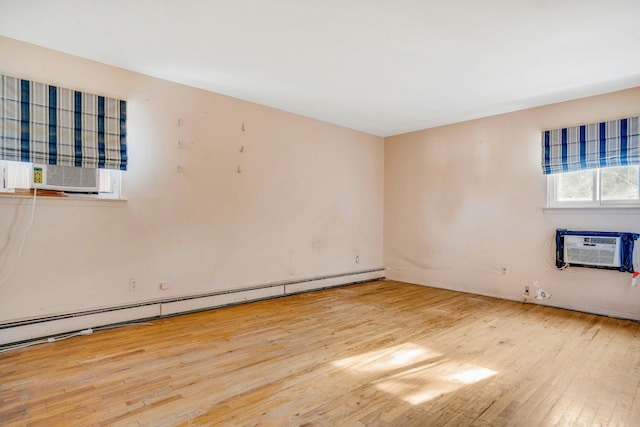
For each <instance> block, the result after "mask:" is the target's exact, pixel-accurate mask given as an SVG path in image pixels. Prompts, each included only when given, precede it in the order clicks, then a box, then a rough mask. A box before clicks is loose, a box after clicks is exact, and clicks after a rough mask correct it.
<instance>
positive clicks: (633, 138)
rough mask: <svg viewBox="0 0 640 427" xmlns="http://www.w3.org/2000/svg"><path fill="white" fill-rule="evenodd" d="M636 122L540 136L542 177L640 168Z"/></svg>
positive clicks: (634, 119)
mask: <svg viewBox="0 0 640 427" xmlns="http://www.w3.org/2000/svg"><path fill="white" fill-rule="evenodd" d="M639 122H640V120H639V118H638V117H632V118H627V119H620V120H612V121H609V122H601V123H593V124H589V125H582V126H575V127H569V128H562V129H556V130H547V131H544V132H542V171H543V173H544V174H545V175H546V174H551V173H558V172H571V171H577V170H582V169H595V168H604V167H607V166H627V165H638V164H640V129H639Z"/></svg>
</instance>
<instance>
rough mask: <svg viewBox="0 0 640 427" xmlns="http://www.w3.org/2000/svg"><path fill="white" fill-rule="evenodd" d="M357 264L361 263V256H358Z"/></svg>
mask: <svg viewBox="0 0 640 427" xmlns="http://www.w3.org/2000/svg"><path fill="white" fill-rule="evenodd" d="M356 264H360V256H357V257H356Z"/></svg>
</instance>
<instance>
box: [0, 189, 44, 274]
mask: <svg viewBox="0 0 640 427" xmlns="http://www.w3.org/2000/svg"><path fill="white" fill-rule="evenodd" d="M37 194H38V189H36V188H34V189H33V204H32V206H31V217H30V218H29V223H28V224H27V227H26V228H25V230H24V235H23V236H22V241H21V242H20V247H19V249H18V256H17V257H16V260H15V262H14V263H13V265H12V266H11V268H10V269H9V272H8V273H7V274H6V275H5V276H4V277H3V278H2V280H1V281H0V287H2V286H3V285H4V284H5V282H6V281H7V279H9V277H11V275H12V274H13V271H14V270H15V269H16V267H17V266H18V262H20V257H21V256H22V250H23V249H24V242H25V241H26V240H27V235H28V234H29V230H30V229H31V225H32V224H33V218H34V217H35V215H36V197H37Z"/></svg>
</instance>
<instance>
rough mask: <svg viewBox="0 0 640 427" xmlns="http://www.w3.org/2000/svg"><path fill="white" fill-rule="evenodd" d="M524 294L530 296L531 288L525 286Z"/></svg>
mask: <svg viewBox="0 0 640 427" xmlns="http://www.w3.org/2000/svg"><path fill="white" fill-rule="evenodd" d="M524 294H525V295H526V296H529V287H528V286H525V287H524Z"/></svg>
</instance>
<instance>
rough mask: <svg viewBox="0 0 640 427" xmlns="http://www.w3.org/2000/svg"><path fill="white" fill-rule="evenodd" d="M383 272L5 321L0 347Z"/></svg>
mask: <svg viewBox="0 0 640 427" xmlns="http://www.w3.org/2000/svg"><path fill="white" fill-rule="evenodd" d="M384 275H385V269H384V268H376V269H371V270H364V271H356V272H350V273H341V274H332V275H327V276H315V277H308V278H304V279H297V280H290V281H281V282H271V283H263V284H259V285H255V286H250V287H244V288H241V289H231V290H222V291H215V292H209V293H205V294H198V295H186V296H180V297H169V298H165V299H161V300H153V301H146V302H140V303H134V304H127V305H121V306H117V307H107V308H99V309H93V310H84V311H78V312H74V313H65V314H59V315H54V316H46V317H38V318H31V319H23V320H19V321H13V322H6V323H1V324H0V348H1V347H2V346H4V345H7V344H15V343H20V342H27V341H31V340H35V339H40V338H46V337H53V336H56V335H59V334H64V333H69V332H74V331H80V330H82V329H86V328H99V327H104V326H110V325H118V324H126V323H130V322H136V321H146V320H152V319H159V318H162V317H169V316H175V315H178V314H183V313H190V312H196V311H203V310H209V309H213V308H219V307H225V306H229V305H235V304H243V303H246V302H252V301H260V300H264V299H271V298H279V297H283V296H287V295H294V294H298V293H302V292H309V291H314V290H320V289H327V288H332V287H338V286H346V285H352V284H356V283H363V282H369V281H373V280H381V279H384V278H385V276H384Z"/></svg>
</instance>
